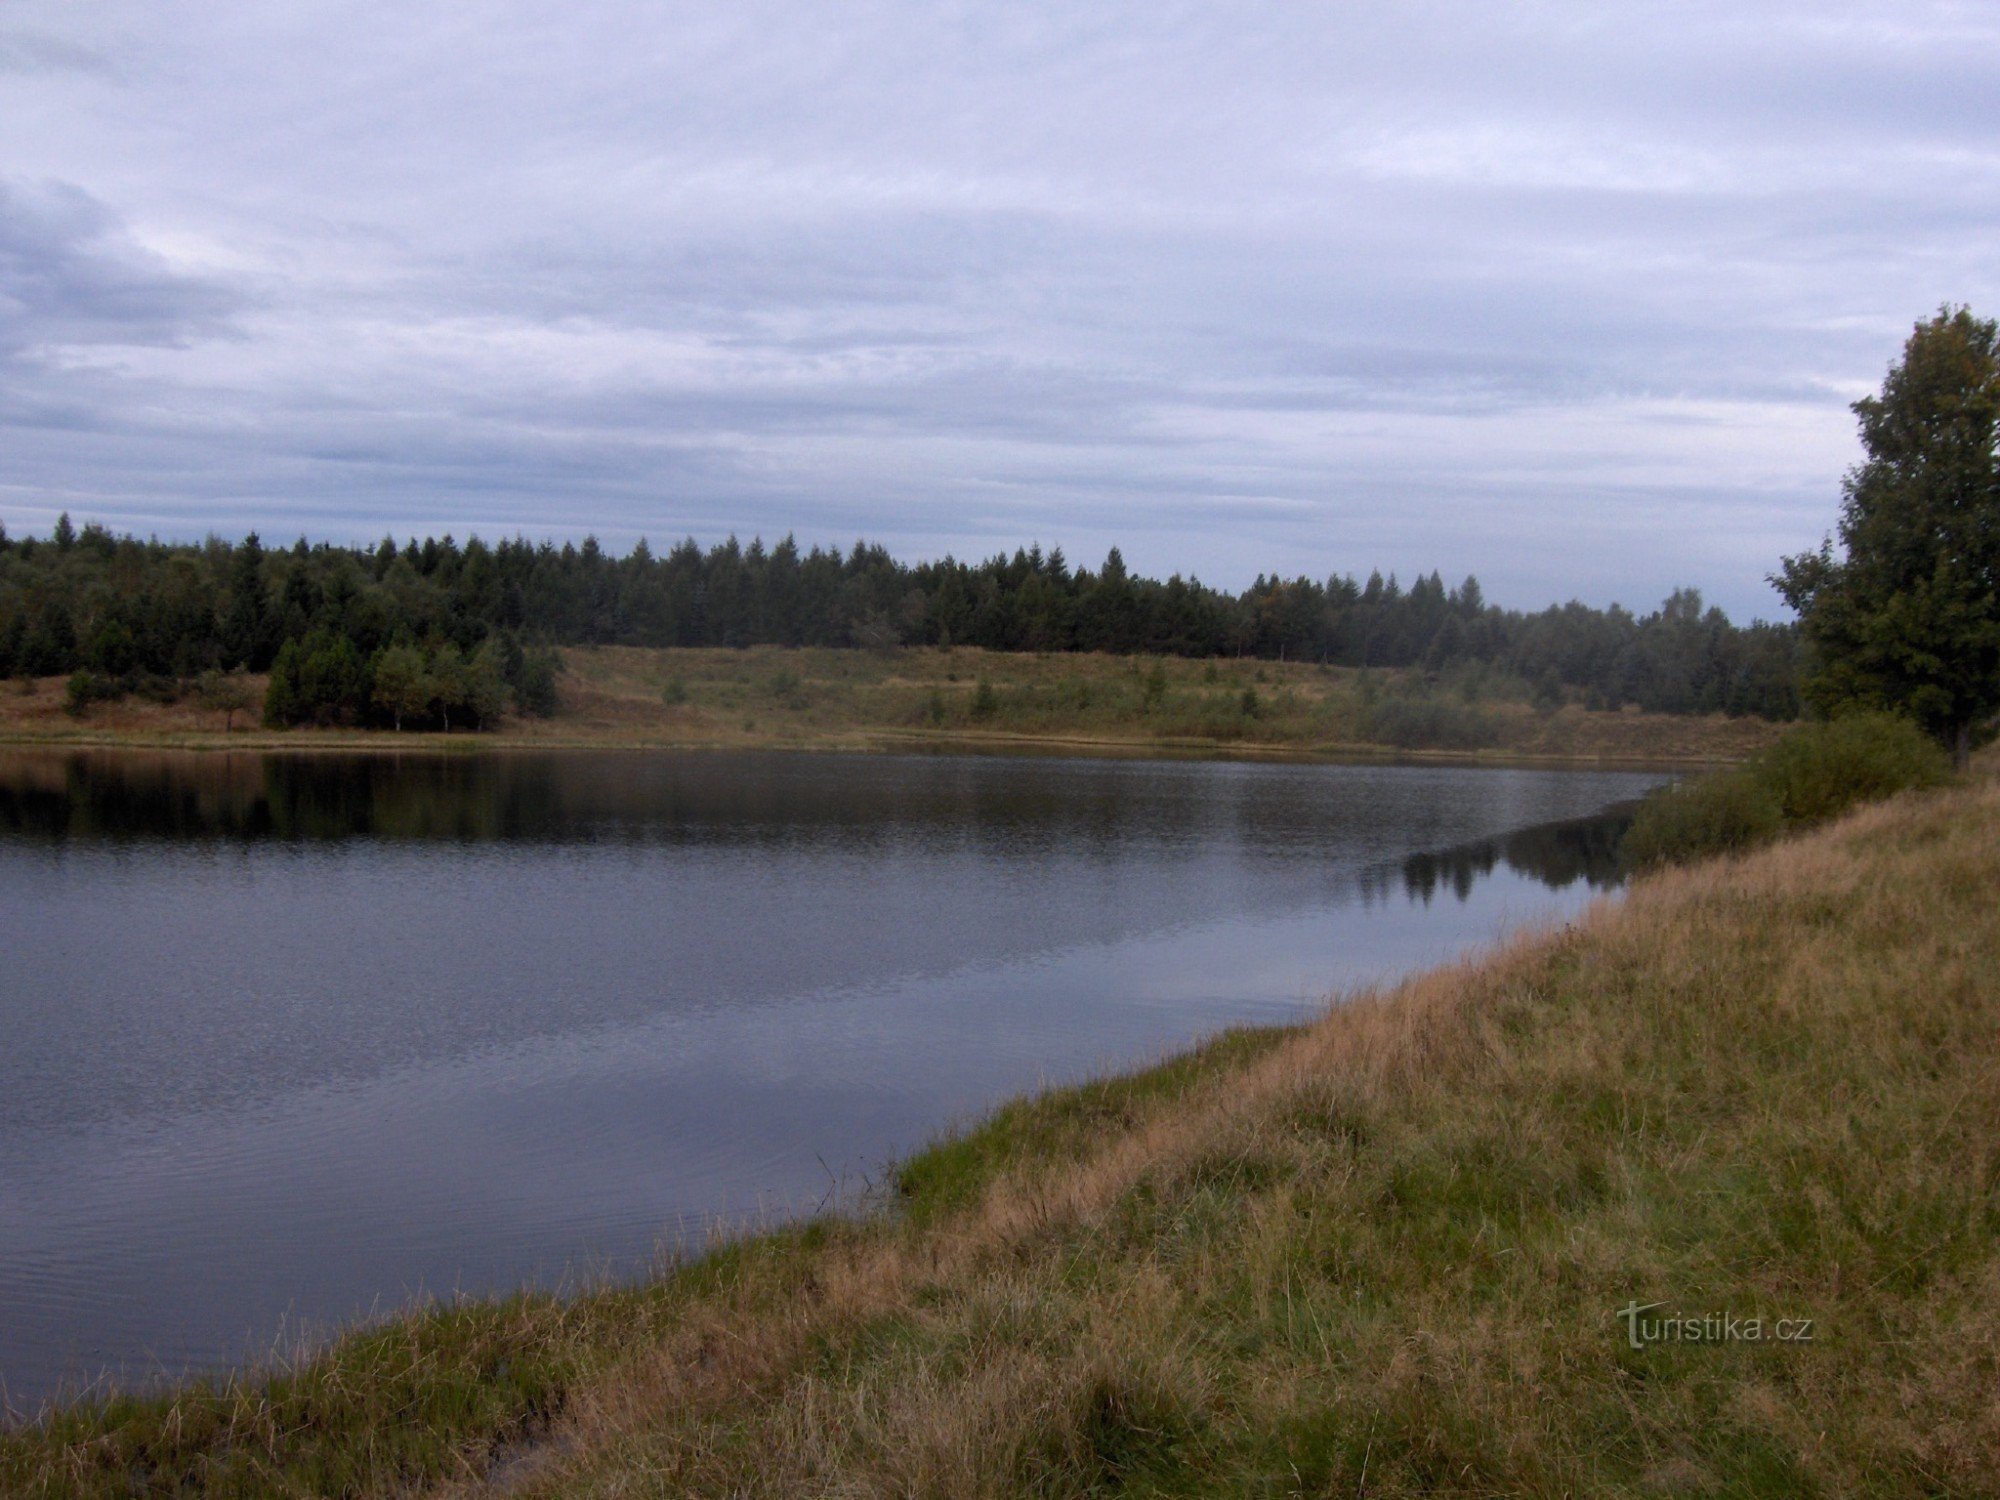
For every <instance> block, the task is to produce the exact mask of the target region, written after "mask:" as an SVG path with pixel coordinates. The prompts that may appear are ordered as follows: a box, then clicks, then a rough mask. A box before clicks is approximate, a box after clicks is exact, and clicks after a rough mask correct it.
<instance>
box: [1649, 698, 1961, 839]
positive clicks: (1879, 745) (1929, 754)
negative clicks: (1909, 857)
mask: <svg viewBox="0 0 2000 1500" xmlns="http://www.w3.org/2000/svg"><path fill="white" fill-rule="evenodd" d="M1949 775H1950V765H1949V763H1948V762H1947V760H1946V758H1945V755H1944V752H1943V751H1942V750H1941V749H1939V748H1938V745H1937V743H1936V742H1935V741H1933V740H1932V739H1930V738H1929V737H1928V736H1926V735H1925V734H1924V732H1923V731H1922V730H1920V729H1919V728H1917V726H1916V725H1914V724H1912V723H1911V722H1910V721H1909V720H1907V719H1903V718H1898V717H1897V716H1896V715H1893V714H1885V713H1868V714H1855V715H1851V716H1849V717H1846V718H1840V719H1835V720H1833V721H1831V722H1829V723H1822V724H1804V725H1800V726H1799V727H1798V728H1796V729H1793V730H1790V731H1788V732H1787V733H1786V734H1785V736H1784V737H1783V738H1782V739H1780V740H1779V741H1778V742H1777V743H1776V744H1775V745H1773V746H1771V748H1770V749H1768V750H1766V751H1764V752H1763V753H1762V754H1760V755H1757V756H1755V757H1753V758H1752V759H1751V760H1749V761H1748V762H1746V763H1745V764H1744V765H1742V766H1739V767H1736V768H1734V769H1732V770H1728V771H1721V772H1715V773H1712V774H1710V775H1707V776H1698V777H1695V778H1693V779H1691V780H1687V781H1680V782H1676V783H1674V784H1673V785H1671V786H1667V787H1663V788H1661V789H1660V790H1659V791H1656V792H1654V793H1653V794H1652V795H1651V796H1649V797H1648V798H1647V799H1646V801H1645V803H1644V804H1643V805H1642V806H1641V807H1640V809H1639V813H1638V816H1637V817H1635V818H1634V819H1633V822H1632V827H1631V829H1630V830H1629V831H1628V832H1627V833H1626V835H1625V841H1624V844H1623V846H1622V849H1621V855H1622V857H1623V858H1624V860H1625V862H1626V864H1628V865H1629V866H1631V867H1632V868H1633V869H1646V868H1649V867H1651V866H1655V865H1661V864H1677V863H1683V862H1685V861H1688V860H1693V859H1702V858H1706V857H1707V856H1709V855H1714V854H1730V853H1735V852H1738V851H1740V850H1744V849H1748V848H1751V847H1753V846H1755V845H1757V844H1761V843H1764V842H1766V841H1767V840H1769V839H1772V838H1775V837H1777V836H1778V835H1779V834H1780V833H1782V832H1784V831H1786V830H1787V829H1791V828H1802V827H1808V826H1810V825H1812V824H1814V823H1821V822H1825V821H1826V820H1827V819H1829V818H1834V817H1838V816H1839V815H1840V814H1841V813H1844V812H1846V811H1847V810H1848V809H1849V808H1851V807H1854V806H1856V805H1857V804H1859V803H1862V802H1869V801H1874V800H1876V799H1879V798H1882V797H1888V796H1892V795H1894V794H1895V793H1897V792H1900V791H1907V790H1911V789H1914V788H1920V787H1931V786H1938V785H1941V784H1942V783H1943V782H1944V781H1945V780H1947V779H1948V778H1949Z"/></svg>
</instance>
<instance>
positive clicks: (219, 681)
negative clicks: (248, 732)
mask: <svg viewBox="0 0 2000 1500" xmlns="http://www.w3.org/2000/svg"><path fill="white" fill-rule="evenodd" d="M194 695H195V702H196V703H198V704H200V705H201V707H202V708H204V709H206V710H208V712H210V713H217V714H221V715H222V728H223V732H224V733H227V732H228V731H229V730H231V729H233V728H234V727H235V726H236V716H237V715H238V714H242V713H248V712H249V711H250V710H251V708H252V707H254V706H255V704H256V695H255V694H254V693H253V692H252V691H251V688H250V684H249V683H247V682H245V681H244V680H243V679H242V678H241V677H238V676H236V675H235V674H233V673H224V672H218V671H216V670H215V669H214V668H210V669H209V670H208V671H206V672H203V673H202V674H201V676H200V677H198V678H197V679H195V685H194Z"/></svg>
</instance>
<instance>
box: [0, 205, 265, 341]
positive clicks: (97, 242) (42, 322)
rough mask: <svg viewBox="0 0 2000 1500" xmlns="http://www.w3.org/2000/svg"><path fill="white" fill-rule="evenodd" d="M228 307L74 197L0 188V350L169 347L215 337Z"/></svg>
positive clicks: (212, 290) (216, 293) (229, 302)
mask: <svg viewBox="0 0 2000 1500" xmlns="http://www.w3.org/2000/svg"><path fill="white" fill-rule="evenodd" d="M238 306H239V299H238V298H237V297H236V296H235V295H234V294H233V293H231V292H229V291H228V290H227V289H225V288H223V287H221V286H218V285H216V284H214V283H213V282H210V281H205V280H202V279H200V278H196V277H191V276H186V275H183V274H179V273H176V272H175V271H173V270H172V268H171V267H169V266H167V265H166V264H165V263H164V262H163V261H161V259H160V258H159V257H158V256H156V255H152V254H149V253H148V252H147V251H145V250H144V249H143V248H141V247H140V246H138V245H136V244H134V243H132V242H131V240H130V237H129V236H128V235H127V233H126V232H125V228H124V225H123V224H122V223H121V222H120V220H119V218H118V216H117V215H116V214H114V213H113V212H112V211H111V209H110V208H108V207H107V206H106V205H105V204H104V203H102V202H100V201H99V200H97V199H96V198H94V197H92V196H91V195H90V194H89V193H87V192H85V191H84V190H83V189H81V188H79V187H76V186H74V185H72V184H69V183H43V184H37V185H24V184H20V183H9V182H5V181H0V349H12V350H15V351H27V350H43V349H50V348H56V347H61V346H69V345H92V344H132V345H147V344H151V345H168V346H171V345H177V344H182V343H185V342H187V341H188V340H189V339H191V338H194V337H197V336H202V335H213V334H216V333H219V332H221V331H223V330H224V328H225V327H226V325H227V320H228V318H229V316H230V314H231V313H233V312H234V311H235V310H236V309H237V307H238Z"/></svg>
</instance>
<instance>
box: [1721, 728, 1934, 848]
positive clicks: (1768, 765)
mask: <svg viewBox="0 0 2000 1500" xmlns="http://www.w3.org/2000/svg"><path fill="white" fill-rule="evenodd" d="M1758 771H1759V774H1760V776H1761V778H1762V780H1763V782H1764V784H1765V785H1766V786H1768V787H1769V788H1770V789H1771V792H1772V794H1773V795H1774V796H1775V797H1776V798H1777V799H1778V805H1779V806H1780V807H1781V808H1782V809H1783V810H1784V814H1785V821H1786V822H1787V823H1820V822H1824V821H1825V820H1827V819H1828V818H1837V817H1839V816H1840V815H1841V814H1842V813H1844V812H1846V811H1847V810H1848V809H1849V808H1850V807H1853V806H1854V805H1855V804H1857V803H1860V802H1872V801H1874V800H1876V799H1877V798H1880V797H1887V796H1891V795H1893V794H1894V793H1896V792H1901V791H1906V790H1908V789H1910V788H1912V787H1925V786H1941V785H1943V783H1944V782H1945V780H1946V779H1947V778H1949V777H1950V775H1951V758H1950V757H1949V756H1948V755H1946V754H1945V752H1944V749H1943V747H1941V746H1940V745H1939V744H1938V743H1937V742H1936V741H1935V740H1933V739H1931V737H1930V736H1929V735H1927V734H1925V733H1924V732H1923V731H1922V730H1921V729H1919V728H1917V726H1916V725H1914V724H1912V723H1911V722H1910V721H1909V720H1908V719H1903V718H1898V717H1897V716H1896V715H1894V714H1885V713H1871V714H1854V715H1852V716H1849V717H1846V718H1839V719H1833V720H1829V721H1828V722H1827V723H1824V724H1805V725H1801V726H1800V727H1799V728H1797V729H1794V730H1792V731H1791V732H1790V733H1789V734H1787V735H1786V736H1785V737H1784V738H1783V739H1781V740H1779V741H1778V742H1777V743H1776V744H1775V745H1773V746H1772V747H1771V748H1770V749H1769V750H1767V751H1765V752H1764V753H1763V755H1761V756H1759V757H1758Z"/></svg>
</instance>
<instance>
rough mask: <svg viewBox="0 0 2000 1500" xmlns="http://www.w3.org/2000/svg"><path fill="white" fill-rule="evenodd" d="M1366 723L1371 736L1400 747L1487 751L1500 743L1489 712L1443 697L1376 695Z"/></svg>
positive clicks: (1406, 748)
mask: <svg viewBox="0 0 2000 1500" xmlns="http://www.w3.org/2000/svg"><path fill="white" fill-rule="evenodd" d="M1365 722H1366V724H1367V732H1368V738H1369V739H1371V740H1376V741H1379V742H1380V743H1382V744H1385V745H1394V746H1395V747H1396V748H1397V749H1399V750H1484V749H1487V748H1489V747H1491V746H1493V745H1497V744H1498V743H1499V742H1500V729H1499V726H1498V724H1497V723H1496V722H1495V721H1494V720H1493V718H1492V717H1491V716H1490V715H1489V714H1486V713H1484V712H1482V711H1481V710H1479V709H1477V708H1474V707H1471V706H1470V705H1468V704H1464V703H1454V702H1450V701H1449V700H1445V699H1439V698H1402V697H1397V698H1376V699H1375V700H1374V701H1373V703H1372V704H1370V706H1369V707H1368V709H1367V714H1366V721H1365Z"/></svg>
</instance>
